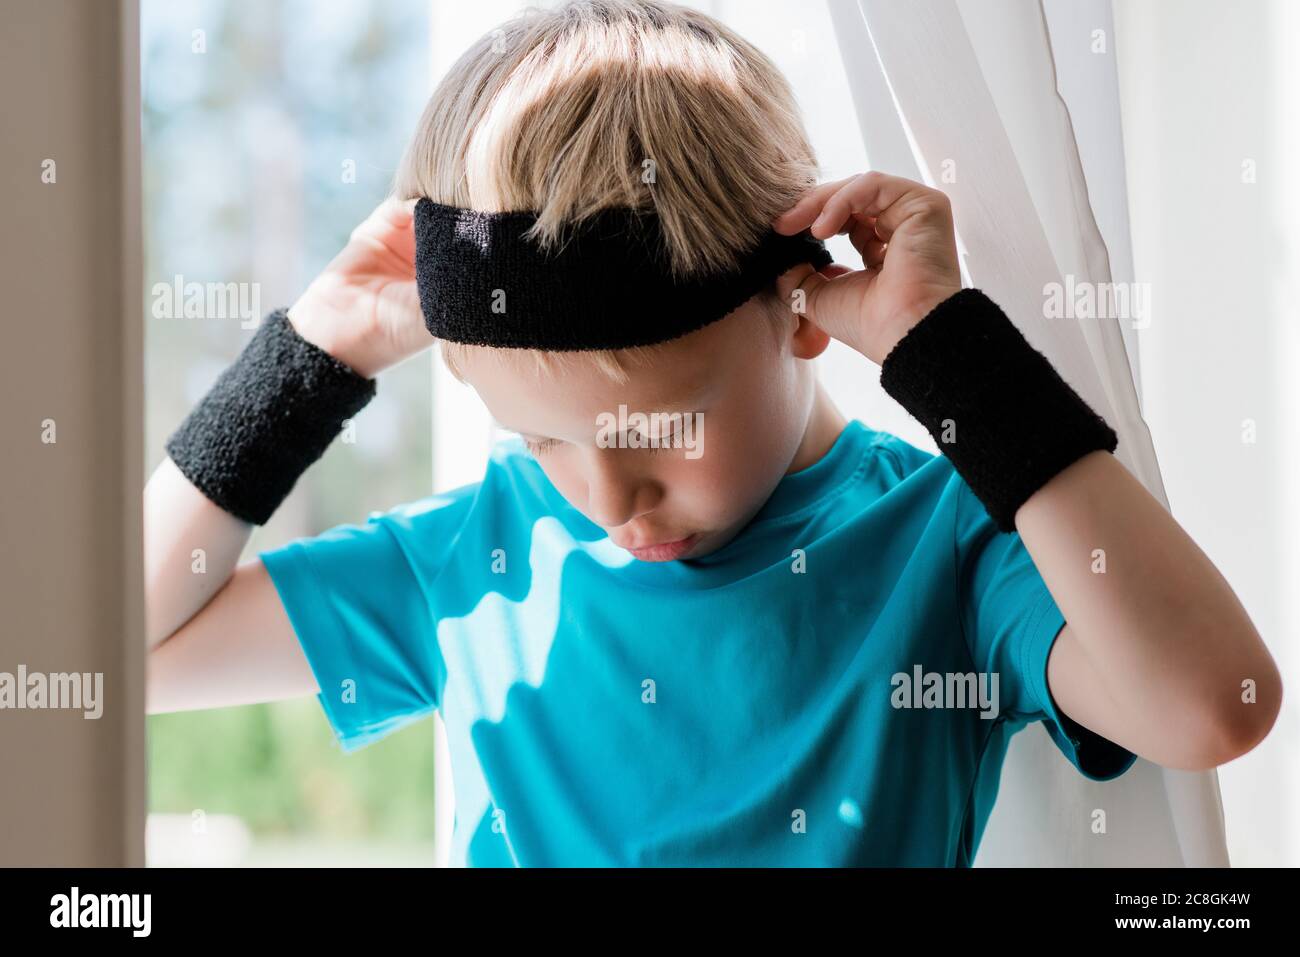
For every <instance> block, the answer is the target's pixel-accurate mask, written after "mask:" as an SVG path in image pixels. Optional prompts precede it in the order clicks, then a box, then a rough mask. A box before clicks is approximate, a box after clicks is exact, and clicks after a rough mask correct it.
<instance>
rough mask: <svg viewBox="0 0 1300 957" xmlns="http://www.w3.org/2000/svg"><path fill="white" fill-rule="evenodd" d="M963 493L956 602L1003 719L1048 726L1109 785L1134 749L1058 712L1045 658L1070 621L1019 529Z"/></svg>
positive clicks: (1086, 771) (964, 488)
mask: <svg viewBox="0 0 1300 957" xmlns="http://www.w3.org/2000/svg"><path fill="white" fill-rule="evenodd" d="M954 481H955V482H956V483H957V485H958V490H957V506H956V513H957V521H956V560H957V600H958V605H959V608H960V614H961V616H962V627H963V630H964V632H965V635H966V641H967V644H968V645H969V646H970V649H971V655H972V657H973V658H974V660H975V662H976V667H977V668H979V669H980V670H981V671H984V672H988V673H989V674H997V675H998V697H999V705H1000V708H1001V711H1002V712H1003V714H1004V715H1010V716H1013V717H1018V718H1020V719H1022V720H1024V721H1026V722H1033V721H1043V722H1044V727H1045V728H1046V729H1047V733H1048V734H1049V735H1050V736H1051V738H1052V741H1053V742H1055V744H1056V746H1057V748H1059V749H1060V751H1061V753H1062V754H1064V755H1065V757H1066V758H1067V759H1069V761H1070V763H1071V764H1073V765H1074V766H1075V767H1076V768H1078V770H1079V772H1080V773H1081V774H1083V775H1084V776H1085V777H1088V778H1090V779H1092V780H1094V781H1109V780H1111V779H1113V778H1117V777H1119V776H1120V775H1121V774H1123V773H1124V772H1125V771H1127V770H1128V769H1129V768H1130V767H1131V766H1132V765H1133V763H1134V762H1135V761H1136V760H1137V756H1136V755H1135V754H1134V753H1133V752H1132V751H1129V750H1128V749H1126V748H1124V747H1121V746H1120V745H1118V744H1116V743H1114V742H1113V741H1110V740H1108V739H1106V738H1104V737H1102V736H1101V735H1099V734H1097V733H1096V732H1094V731H1091V730H1089V729H1087V728H1085V727H1083V726H1082V725H1081V724H1079V723H1078V722H1076V721H1074V720H1073V719H1072V718H1070V717H1069V715H1066V714H1065V713H1063V712H1062V711H1060V709H1059V708H1057V705H1056V701H1055V700H1054V699H1053V698H1052V694H1051V691H1050V689H1049V688H1048V684H1047V659H1048V656H1049V655H1050V654H1051V650H1052V645H1053V643H1055V641H1056V638H1057V636H1058V635H1059V634H1060V632H1061V629H1062V628H1063V627H1064V626H1065V616H1064V615H1063V614H1062V613H1061V610H1060V608H1058V607H1057V604H1056V601H1055V599H1053V598H1052V594H1051V592H1050V591H1048V589H1047V583H1046V582H1044V581H1043V578H1042V576H1041V575H1040V574H1039V572H1038V568H1037V566H1035V565H1034V562H1033V559H1032V558H1031V557H1030V555H1029V551H1028V550H1027V549H1026V548H1025V546H1024V543H1023V542H1022V541H1021V538H1020V535H1019V534H1018V533H1016V532H1002V531H999V529H998V528H997V526H996V525H995V524H994V522H993V520H992V518H990V517H989V515H988V512H987V511H986V510H985V509H984V506H983V504H982V503H981V502H980V501H979V500H978V499H977V498H976V497H975V495H974V493H973V492H972V491H971V490H970V487H969V486H968V485H966V483H965V482H964V481H961V480H960V479H956V478H955V479H954Z"/></svg>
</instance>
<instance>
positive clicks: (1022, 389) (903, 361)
mask: <svg viewBox="0 0 1300 957" xmlns="http://www.w3.org/2000/svg"><path fill="white" fill-rule="evenodd" d="M880 385H881V387H882V388H884V390H885V391H886V392H887V393H889V394H890V395H891V396H893V397H894V399H896V400H897V401H898V403H899V404H900V405H901V406H903V408H905V409H906V410H907V411H908V412H910V413H911V414H912V415H913V416H914V417H915V418H916V419H917V421H919V422H920V423H921V424H922V425H923V426H925V428H926V431H928V432H929V433H930V434H931V435H932V436H933V437H934V439H935V441H936V442H937V443H938V445H939V448H940V449H941V450H943V452H944V454H945V455H947V456H948V458H949V460H950V461H951V462H952V464H953V467H954V468H955V469H956V470H957V473H958V474H959V475H961V477H962V478H963V479H965V480H966V484H967V485H969V486H970V488H971V491H972V492H974V493H975V496H976V497H977V498H978V499H979V500H980V501H981V502H983V503H984V507H985V509H986V510H987V511H988V513H989V515H990V516H991V517H992V518H993V520H994V522H996V523H997V526H998V528H999V529H1000V530H1001V531H1004V532H1013V531H1015V529H1016V525H1015V516H1016V511H1017V510H1018V509H1019V508H1020V506H1021V505H1023V504H1024V503H1025V500H1026V499H1028V498H1029V497H1030V496H1031V495H1033V494H1034V492H1036V491H1038V489H1040V488H1042V487H1043V486H1044V485H1045V484H1046V483H1047V481H1048V480H1049V479H1051V478H1052V477H1053V476H1054V475H1056V474H1057V473H1058V472H1060V471H1062V470H1063V469H1065V468H1066V466H1068V465H1071V464H1072V463H1074V462H1075V461H1077V460H1078V459H1080V458H1082V457H1083V456H1084V455H1087V454H1088V453H1089V452H1092V451H1095V450H1097V449H1103V450H1105V451H1107V452H1114V451H1115V447H1116V446H1117V445H1118V444H1119V438H1118V436H1117V435H1116V434H1115V431H1114V430H1113V429H1112V428H1111V427H1110V426H1109V425H1107V424H1106V420H1105V419H1103V418H1102V417H1101V416H1099V415H1098V414H1097V413H1096V412H1095V411H1094V410H1093V409H1092V408H1091V407H1090V406H1089V405H1088V404H1087V403H1086V402H1084V401H1083V399H1082V398H1081V397H1080V396H1079V394H1078V393H1077V392H1075V391H1074V390H1073V389H1072V388H1070V386H1069V384H1068V383H1066V381H1065V380H1064V379H1062V378H1061V376H1060V375H1059V374H1058V373H1057V371H1056V369H1055V368H1053V366H1052V364H1051V362H1049V361H1048V359H1047V357H1046V356H1044V355H1043V354H1042V353H1041V352H1039V351H1038V350H1037V349H1035V348H1034V347H1033V346H1031V345H1030V344H1029V342H1028V341H1027V340H1026V339H1025V337H1024V336H1023V335H1022V334H1021V332H1020V330H1019V329H1017V328H1016V326H1015V324H1014V323H1013V322H1012V321H1011V320H1010V319H1008V318H1007V315H1006V313H1004V312H1003V311H1002V310H1001V309H1000V308H999V307H998V305H997V303H995V302H994V301H993V300H992V299H990V298H989V297H988V296H986V295H985V294H984V293H983V292H981V291H980V290H978V289H963V290H961V291H960V292H958V293H955V294H954V295H952V296H949V297H948V298H947V299H945V300H944V301H943V302H941V303H939V305H937V306H935V307H934V309H932V310H931V311H930V312H929V313H928V314H927V315H926V317H925V318H924V319H922V320H921V321H920V322H919V323H917V324H916V325H915V326H913V327H912V328H911V329H910V330H909V331H908V332H907V334H906V335H904V336H903V338H902V339H901V340H899V342H898V344H897V345H896V346H894V348H893V350H892V351H891V352H890V353H889V355H887V356H886V357H885V361H884V362H883V363H882V364H881V367H880Z"/></svg>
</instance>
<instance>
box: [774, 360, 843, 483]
mask: <svg viewBox="0 0 1300 957" xmlns="http://www.w3.org/2000/svg"><path fill="white" fill-rule="evenodd" d="M846 425H848V419H846V418H845V417H844V413H842V412H841V411H840V410H839V409H837V408H836V407H835V403H833V402H832V401H831V400H830V396H828V395H827V394H826V392H825V390H824V389H822V384H821V383H820V382H814V383H813V404H812V410H811V411H810V412H809V414H808V424H807V426H805V428H804V433H803V439H802V440H801V441H800V442H799V448H798V449H796V450H795V454H794V458H793V459H791V461H790V467H789V468H787V469H786V470H785V471H786V474H787V475H789V474H790V473H791V472H798V471H800V470H801V469H806V468H808V467H809V466H810V465H813V464H815V463H817V462H819V461H821V458H822V456H824V455H825V454H826V453H827V452H828V451H829V450H830V447H831V446H832V445H834V444H835V440H836V439H838V438H839V437H840V433H841V432H843V431H844V427H845V426H846Z"/></svg>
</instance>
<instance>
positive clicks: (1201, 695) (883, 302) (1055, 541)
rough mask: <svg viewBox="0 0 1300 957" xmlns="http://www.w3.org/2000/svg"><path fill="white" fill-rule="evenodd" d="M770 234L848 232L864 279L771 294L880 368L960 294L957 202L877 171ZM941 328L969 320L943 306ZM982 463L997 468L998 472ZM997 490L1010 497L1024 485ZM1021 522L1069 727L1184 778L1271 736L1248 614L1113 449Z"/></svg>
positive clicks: (1054, 483) (1087, 459) (1019, 514)
mask: <svg viewBox="0 0 1300 957" xmlns="http://www.w3.org/2000/svg"><path fill="white" fill-rule="evenodd" d="M773 226H774V228H775V229H777V230H778V231H779V232H782V233H787V234H791V233H795V232H798V231H799V230H802V229H805V228H806V229H809V230H810V231H811V234H812V235H813V236H815V237H817V238H821V239H825V238H829V237H830V236H832V235H835V234H837V233H841V234H847V235H848V236H849V238H850V240H851V241H852V242H853V245H854V247H855V248H856V249H857V250H858V251H859V252H860V253H861V254H862V258H863V266H864V268H863V269H859V270H852V269H849V268H848V267H846V266H843V265H840V264H833V265H832V266H830V267H827V268H826V269H825V270H822V271H820V272H819V271H817V270H814V269H813V268H812V267H811V266H800V267H795V268H794V269H792V270H790V271H789V272H788V273H786V274H785V275H784V276H782V278H781V280H780V281H779V284H778V285H779V288H780V289H781V291H782V293H783V295H785V296H788V297H789V298H790V301H791V303H792V307H793V308H794V309H795V311H796V312H799V313H802V314H804V315H806V316H807V318H808V319H809V320H810V321H812V322H813V323H815V324H816V325H817V326H818V327H820V328H822V329H823V330H825V331H826V332H827V333H829V334H830V335H832V336H834V337H835V338H837V339H840V340H841V341H843V342H845V343H846V344H848V345H849V346H850V347H852V348H853V349H855V350H856V351H858V352H860V353H861V354H862V355H864V356H866V357H867V358H868V359H871V360H872V361H873V362H875V363H876V364H877V365H882V366H883V365H884V364H885V360H886V358H887V357H890V356H891V353H892V352H893V351H894V349H895V347H896V346H897V345H898V344H899V343H900V342H901V341H902V340H903V338H904V337H905V336H907V334H908V333H909V331H910V330H912V329H913V328H915V327H916V326H917V325H918V324H920V323H921V320H922V319H924V318H926V317H927V316H928V315H929V314H930V313H931V311H932V310H935V308H936V307H937V306H938V305H939V304H940V303H944V302H946V301H947V300H949V299H950V298H951V297H954V294H956V293H958V292H959V291H961V277H960V270H959V267H958V260H957V247H956V237H955V231H954V228H953V216H952V206H951V203H950V201H949V199H948V197H947V196H946V195H944V194H943V193H942V192H940V191H938V190H934V189H930V188H929V187H926V186H924V185H923V184H921V183H916V182H913V181H911V180H907V179H903V178H901V177H897V176H889V175H887V174H884V173H879V172H875V171H872V172H869V173H864V174H862V175H860V176H854V177H849V178H848V179H845V180H840V181H837V182H831V183H824V184H822V185H819V186H817V187H815V188H813V189H812V190H809V191H808V192H807V193H806V194H805V195H804V196H803V197H801V198H800V200H799V201H798V202H797V203H796V204H795V205H794V206H792V207H791V208H790V209H788V210H787V211H786V212H784V213H783V214H781V216H779V217H777V219H776V220H775V221H774V222H773ZM969 301H970V300H967V302H969ZM947 318H948V319H949V320H953V319H954V318H955V319H957V320H960V319H962V318H964V317H963V316H957V315H956V314H955V313H953V312H952V311H951V310H950V311H949V314H948V316H947ZM972 318H973V317H972ZM954 328H955V327H954ZM982 328H984V329H986V330H988V329H991V328H994V327H992V326H988V325H985V326H983V327H982ZM1016 335H1017V336H1018V333H1017V334H1016ZM1004 338H1005V336H1004ZM1016 348H1019V347H1016ZM912 355H913V357H914V358H915V356H916V355H917V352H916V350H915V349H914V350H912ZM1018 355H1019V356H1020V357H1021V358H1023V357H1024V353H1023V352H1022V353H1018ZM948 358H949V359H950V360H952V361H956V362H958V363H961V362H966V361H969V356H965V355H960V356H957V357H955V358H954V357H952V356H949V357H948ZM1008 358H1011V357H1008ZM1040 358H1041V357H1040ZM1021 368H1024V366H1023V365H1022V366H1020V367H1017V368H1016V369H1012V370H1011V372H1008V370H1005V369H1004V370H1001V371H1002V372H1003V373H1006V374H1008V375H1010V374H1011V373H1014V372H1017V371H1019V370H1020V369H1021ZM1037 368H1039V371H1040V372H1041V367H1037ZM882 371H883V370H882ZM963 371H965V370H964V369H963V368H959V366H949V367H945V368H944V369H940V370H936V369H934V368H927V370H926V374H927V375H929V376H931V377H932V378H931V379H929V380H928V381H927V382H926V383H923V384H922V387H920V388H919V389H918V392H919V393H920V394H922V395H925V394H927V393H928V392H934V393H935V394H937V395H943V396H946V397H948V399H950V400H952V405H953V406H954V407H958V406H964V402H963V401H962V400H963V399H965V397H964V396H957V397H955V398H954V397H953V395H952V388H951V386H950V384H949V383H948V382H946V381H944V377H945V376H947V375H948V373H952V374H953V375H952V376H950V377H949V378H954V377H956V373H958V372H963ZM1014 378H1015V376H1014V375H1012V379H1013V380H1014ZM1043 378H1045V377H1044V376H1042V375H1040V376H1039V379H1040V381H1041V380H1042V379H1043ZM962 379H963V380H964V381H969V380H970V379H971V377H970V376H969V375H964V376H962ZM998 381H1001V380H998ZM883 384H884V376H883V375H882V385H883ZM1006 387H1007V388H1014V387H1015V381H1010V382H1007V383H1006ZM988 391H992V392H994V393H996V389H992V390H986V392H988ZM1071 394H1072V393H1071ZM971 398H972V400H973V401H978V400H977V399H975V397H974V396H972V397H971ZM1049 398H1052V396H1039V395H1033V396H1032V397H1030V399H1029V402H1028V403H1022V404H1021V405H1020V406H1017V405H1015V403H1014V402H1012V403H1010V405H1009V406H1008V408H1009V409H1010V411H1009V412H1008V415H1009V416H1010V417H1011V418H1010V420H1009V421H1008V422H1006V423H1005V427H1007V428H1010V427H1014V425H1015V418H1014V417H1015V415H1016V413H1017V410H1018V409H1023V411H1024V413H1025V416H1026V417H1027V418H1031V419H1033V420H1034V421H1035V423H1036V424H1041V423H1040V422H1039V421H1038V420H1040V419H1041V418H1042V416H1043V411H1042V409H1036V408H1033V407H1032V403H1034V402H1038V401H1039V400H1040V399H1042V400H1045V399H1049ZM1056 398H1058V399H1061V397H1060V396H1059V395H1057V396H1056ZM1076 398H1077V397H1076ZM1026 404H1029V405H1030V406H1031V407H1029V408H1025V405H1026ZM1052 407H1053V408H1057V409H1059V408H1067V409H1068V408H1069V403H1068V402H1065V401H1058V402H1057V403H1056V404H1055V405H1054V406H1052ZM909 411H913V410H912V409H909ZM1002 411H1004V410H1003V409H1002V408H998V409H995V410H990V409H982V410H977V413H976V416H975V420H974V421H972V419H970V418H968V417H963V421H962V423H961V425H962V434H963V435H964V436H965V437H966V438H967V441H968V443H969V437H970V436H971V435H972V432H973V431H974V432H975V433H977V434H978V433H979V431H980V426H981V425H982V424H986V423H988V424H990V425H992V426H995V425H997V424H998V423H1000V422H1001V421H1002V416H1001V414H1000V413H1001V412H1002ZM979 420H985V421H984V422H981V421H979ZM926 424H927V428H930V424H929V423H926ZM986 431H987V430H986ZM932 434H933V431H932ZM1004 434H1005V433H1004ZM1049 438H1051V439H1053V440H1059V439H1060V436H1049ZM939 444H940V448H944V443H943V441H940V443H939ZM1043 444H1045V445H1051V444H1053V443H1051V442H1045V443H1043ZM1055 444H1056V445H1058V446H1059V445H1061V443H1060V442H1059V441H1056V443H1055ZM976 445H977V446H978V441H977V442H976ZM1065 445H1067V446H1068V442H1066V443H1065ZM1092 447H1093V448H1094V449H1095V448H1097V446H1095V445H1094V446H1092ZM1111 447H1112V448H1113V446H1111ZM945 451H946V452H948V451H949V450H947V449H945ZM1018 451H1019V452H1021V453H1023V455H1024V457H1025V458H1032V457H1034V456H1035V455H1036V454H1038V453H1036V452H1035V451H1034V449H1033V447H1032V445H1030V446H1026V445H1025V443H1024V442H1021V443H1019V449H1018ZM949 457H951V453H950V452H949ZM990 464H991V465H992V467H993V469H994V471H995V472H996V471H997V470H998V469H999V468H1001V467H1005V462H1003V463H990ZM1003 478H1007V479H1009V480H1010V481H1008V482H1007V484H1009V485H1011V484H1014V479H1016V478H1017V476H1013V475H1006V476H1003ZM1014 524H1015V527H1016V530H1017V531H1018V532H1019V533H1020V537H1021V539H1022V541H1023V543H1024V545H1025V548H1026V550H1027V551H1028V552H1029V554H1030V557H1031V558H1032V559H1033V561H1034V564H1035V566H1036V567H1037V569H1038V571H1039V574H1040V575H1041V576H1042V578H1043V580H1044V582H1045V583H1046V584H1047V587H1048V589H1049V591H1050V592H1051V594H1052V597H1053V599H1054V600H1055V601H1056V603H1057V605H1058V606H1059V608H1060V610H1061V612H1062V614H1063V616H1064V617H1065V618H1066V619H1067V620H1068V622H1069V624H1068V625H1066V626H1065V627H1064V628H1063V629H1062V631H1061V633H1060V634H1059V635H1058V636H1057V639H1056V641H1055V643H1054V644H1053V647H1052V653H1051V656H1050V658H1049V661H1048V676H1047V678H1048V686H1049V690H1050V692H1051V694H1052V696H1053V697H1054V698H1055V699H1056V701H1057V704H1058V705H1059V706H1060V709H1061V710H1062V711H1063V712H1065V713H1066V714H1067V715H1068V716H1069V717H1070V718H1072V719H1073V720H1075V721H1076V722H1078V723H1079V724H1081V725H1083V726H1084V727H1086V728H1088V729H1090V730H1092V731H1095V732H1096V733H1098V734H1100V735H1102V736H1104V737H1106V738H1108V739H1109V740H1111V741H1113V742H1115V743H1116V744H1119V745H1122V746H1123V747H1125V748H1127V749H1128V750H1130V751H1132V752H1134V753H1135V754H1139V755H1141V756H1142V757H1145V758H1147V759H1148V760H1151V761H1153V762H1155V763H1157V764H1161V765H1164V766H1168V767H1175V768H1187V769H1195V768H1210V767H1215V766H1216V765H1219V764H1222V763H1223V762H1225V761H1229V760H1231V759H1232V758H1235V757H1237V756H1238V755H1240V754H1243V753H1244V752H1246V751H1248V750H1250V749H1251V748H1252V747H1254V746H1255V744H1257V743H1258V742H1259V741H1260V740H1261V739H1262V738H1263V737H1264V736H1265V735H1266V734H1267V733H1268V730H1269V729H1270V728H1271V727H1272V725H1273V722H1274V720H1275V719H1276V717H1277V714H1278V712H1279V710H1280V708H1281V694H1282V691H1281V677H1280V675H1279V674H1278V670H1277V666H1276V665H1275V664H1274V663H1273V660H1272V658H1271V657H1270V656H1269V654H1268V651H1267V649H1266V648H1265V647H1264V644H1263V642H1262V641H1261V640H1260V636H1259V634H1258V633H1257V632H1256V630H1255V628H1254V626H1253V625H1252V624H1251V621H1250V618H1249V617H1248V616H1247V614H1246V611H1245V609H1244V608H1242V606H1241V604H1240V602H1238V601H1237V598H1236V596H1235V595H1234V594H1233V592H1232V589H1231V588H1230V587H1229V585H1228V583H1227V582H1226V581H1225V580H1224V578H1223V576H1222V575H1221V574H1219V571H1218V570H1217V569H1216V568H1215V567H1214V565H1213V564H1212V563H1211V562H1210V560H1209V559H1208V558H1207V557H1206V556H1205V554H1204V553H1203V552H1201V550H1200V549H1199V548H1197V546H1196V544H1195V543H1194V542H1193V541H1192V540H1191V538H1190V537H1189V536H1188V535H1187V533H1186V532H1185V531H1183V529H1182V528H1181V527H1180V526H1179V525H1178V523H1177V522H1175V521H1174V520H1173V518H1172V517H1171V516H1170V515H1169V513H1168V512H1167V511H1166V510H1165V509H1164V508H1163V507H1162V506H1161V505H1160V503H1159V502H1157V501H1156V500H1155V499H1154V498H1153V497H1152V496H1151V495H1150V494H1149V493H1148V492H1147V491H1146V489H1145V488H1143V487H1142V485H1141V483H1139V482H1138V481H1137V480H1136V479H1135V478H1134V477H1133V476H1132V475H1130V474H1129V472H1128V470H1127V469H1125V468H1124V466H1123V465H1122V464H1120V462H1119V461H1118V460H1117V459H1115V458H1114V457H1113V456H1112V455H1111V454H1110V453H1109V452H1106V451H1092V452H1089V453H1088V454H1085V455H1083V456H1081V457H1080V458H1078V459H1077V460H1075V461H1073V464H1071V465H1069V466H1067V467H1065V468H1064V469H1063V470H1061V471H1059V472H1057V473H1056V474H1055V475H1053V476H1052V477H1051V478H1050V479H1048V480H1047V481H1045V482H1044V483H1043V484H1042V485H1041V486H1039V487H1038V488H1036V489H1034V490H1033V491H1032V494H1030V495H1027V496H1026V497H1025V498H1024V499H1023V500H1022V501H1020V504H1019V508H1018V509H1016V511H1015V518H1014ZM1096 549H1102V550H1104V553H1105V561H1106V564H1105V568H1106V571H1105V573H1104V574H1103V573H1094V571H1093V568H1094V567H1098V568H1099V567H1100V566H1099V565H1094V561H1095V557H1094V550H1096ZM1247 682H1250V684H1247ZM1247 702H1257V703H1247Z"/></svg>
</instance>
